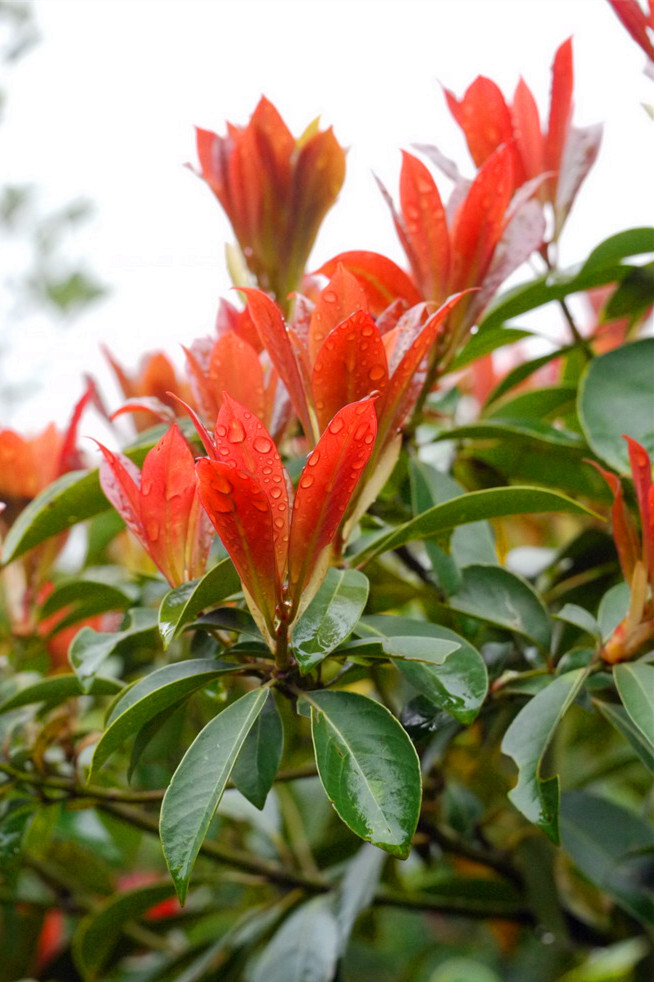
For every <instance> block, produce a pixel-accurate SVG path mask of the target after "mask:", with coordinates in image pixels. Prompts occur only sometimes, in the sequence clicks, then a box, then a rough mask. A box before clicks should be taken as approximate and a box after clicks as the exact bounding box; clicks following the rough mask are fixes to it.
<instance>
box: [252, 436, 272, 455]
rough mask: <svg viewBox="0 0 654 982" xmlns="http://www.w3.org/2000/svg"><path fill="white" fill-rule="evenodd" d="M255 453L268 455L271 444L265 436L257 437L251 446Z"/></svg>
mask: <svg viewBox="0 0 654 982" xmlns="http://www.w3.org/2000/svg"><path fill="white" fill-rule="evenodd" d="M252 446H253V447H254V449H255V450H256V451H257V453H268V452H269V450H270V449H271V447H272V442H271V441H270V440H269V439H268V437H267V436H257V437H255V438H254V443H253V444H252Z"/></svg>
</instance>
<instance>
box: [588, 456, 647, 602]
mask: <svg viewBox="0 0 654 982" xmlns="http://www.w3.org/2000/svg"><path fill="white" fill-rule="evenodd" d="M588 463H589V464H591V465H592V466H593V467H594V468H595V470H597V471H599V473H600V474H601V475H602V477H603V478H604V480H605V481H606V483H607V484H608V486H609V487H610V488H611V491H612V492H613V505H612V508H611V524H612V526H613V541H614V542H615V547H616V549H617V550H618V558H619V560H620V567H621V569H622V575H623V576H624V578H625V581H626V582H627V583H630V582H631V578H632V576H633V572H634V568H635V566H636V563H637V562H638V552H639V549H638V535H637V533H636V529H635V527H634V523H633V521H632V518H631V515H630V514H629V511H628V509H627V506H626V505H625V502H624V496H623V493H622V484H621V483H620V478H619V477H618V476H617V475H616V474H612V473H611V471H607V470H605V469H604V468H603V467H600V465H599V464H598V463H596V462H595V461H594V460H589V461H588Z"/></svg>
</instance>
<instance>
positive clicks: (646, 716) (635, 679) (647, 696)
mask: <svg viewBox="0 0 654 982" xmlns="http://www.w3.org/2000/svg"><path fill="white" fill-rule="evenodd" d="M613 678H614V679H615V684H616V687H617V690H618V692H619V693H620V699H621V700H622V705H623V706H624V708H625V709H626V710H627V713H628V714H629V716H630V718H631V721H632V722H633V723H634V725H635V726H636V727H638V729H639V730H640V732H641V734H642V736H643V737H644V738H645V740H646V741H647V742H648V743H649V745H650V747H651V749H652V752H654V665H646V664H645V663H644V662H632V663H630V664H628V665H616V666H615V667H614V669H613Z"/></svg>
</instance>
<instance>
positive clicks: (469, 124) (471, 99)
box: [445, 75, 523, 184]
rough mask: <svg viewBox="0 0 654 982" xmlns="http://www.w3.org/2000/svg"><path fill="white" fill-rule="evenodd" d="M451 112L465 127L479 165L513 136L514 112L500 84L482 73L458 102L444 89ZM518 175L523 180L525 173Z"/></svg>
mask: <svg viewBox="0 0 654 982" xmlns="http://www.w3.org/2000/svg"><path fill="white" fill-rule="evenodd" d="M445 98H446V100H447V105H448V107H449V110H450V112H451V113H452V115H453V116H454V118H455V119H456V121H457V123H458V124H459V126H460V127H461V129H462V130H463V132H464V133H465V136H466V141H467V143H468V148H469V150H470V153H471V155H472V159H473V160H474V162H475V165H476V166H477V167H481V165H482V164H483V163H484V162H485V161H486V160H487V159H488V157H490V155H491V154H492V153H493V151H494V150H497V148H498V147H499V146H500V144H502V143H510V142H511V141H512V140H513V125H512V122H511V113H510V112H509V107H508V106H507V104H506V102H505V100H504V96H503V95H502V92H501V90H500V89H499V88H498V86H497V85H496V84H495V82H493V81H492V80H491V79H489V78H484V76H483V75H480V76H479V77H478V78H476V79H475V80H474V82H473V83H472V84H471V85H470V86H469V87H468V89H467V91H466V92H465V95H464V96H463V98H462V99H461V101H460V102H459V101H458V100H457V99H456V97H455V96H454V95H453V94H452V93H451V92H449V91H448V90H447V89H445ZM517 176H519V182H517V183H520V184H521V183H522V180H523V175H517Z"/></svg>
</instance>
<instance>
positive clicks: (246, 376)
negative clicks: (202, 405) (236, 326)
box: [207, 334, 266, 421]
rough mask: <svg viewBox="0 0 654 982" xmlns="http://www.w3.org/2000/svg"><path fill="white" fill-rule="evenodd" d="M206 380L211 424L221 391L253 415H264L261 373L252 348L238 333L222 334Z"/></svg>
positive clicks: (213, 354) (218, 407) (219, 401)
mask: <svg viewBox="0 0 654 982" xmlns="http://www.w3.org/2000/svg"><path fill="white" fill-rule="evenodd" d="M207 381H208V384H209V390H210V392H211V395H212V414H211V416H210V417H209V418H210V419H211V420H212V421H213V420H214V419H215V418H216V416H217V414H218V410H219V409H220V405H221V402H222V397H223V393H224V392H228V393H229V394H230V396H233V397H234V399H236V400H237V401H238V402H240V403H242V404H243V405H244V406H245V407H246V408H247V409H249V410H250V411H251V412H253V413H254V414H255V416H263V415H264V414H265V411H266V402H265V394H264V384H263V371H262V368H261V362H260V361H259V356H258V354H257V352H256V351H255V350H254V348H253V347H252V346H251V345H249V344H248V342H247V341H243V340H242V339H241V338H240V337H238V335H237V334H223V336H222V337H220V338H218V340H217V341H216V343H215V344H214V346H213V349H212V351H211V357H210V359H209V370H208V372H207Z"/></svg>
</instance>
